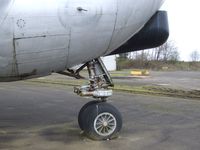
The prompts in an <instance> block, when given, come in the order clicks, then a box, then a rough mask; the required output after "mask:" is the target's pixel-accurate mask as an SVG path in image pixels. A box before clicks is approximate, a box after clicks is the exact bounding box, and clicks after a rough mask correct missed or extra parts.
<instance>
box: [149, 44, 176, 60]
mask: <svg viewBox="0 0 200 150" xmlns="http://www.w3.org/2000/svg"><path fill="white" fill-rule="evenodd" d="M150 57H151V58H150V60H157V61H178V60H179V52H178V49H177V47H176V46H175V44H174V42H173V41H168V42H166V43H165V44H163V45H162V46H160V47H158V48H154V49H153V50H152V54H151V56H150Z"/></svg>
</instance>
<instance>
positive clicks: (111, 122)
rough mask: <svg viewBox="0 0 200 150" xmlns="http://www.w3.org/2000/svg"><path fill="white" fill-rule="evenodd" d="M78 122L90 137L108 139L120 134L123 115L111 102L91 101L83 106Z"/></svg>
mask: <svg viewBox="0 0 200 150" xmlns="http://www.w3.org/2000/svg"><path fill="white" fill-rule="evenodd" d="M78 123H79V126H80V128H81V129H82V130H83V131H84V133H85V134H86V135H87V136H88V137H89V138H91V139H93V140H107V139H113V138H116V137H117V136H118V133H119V132H120V130H121V128H122V117H121V114H120V112H119V111H118V110H117V109H116V108H115V107H114V106H112V105H111V104H108V103H106V102H99V101H91V102H88V103H87V104H85V105H84V106H83V107H82V108H81V110H80V112H79V116H78Z"/></svg>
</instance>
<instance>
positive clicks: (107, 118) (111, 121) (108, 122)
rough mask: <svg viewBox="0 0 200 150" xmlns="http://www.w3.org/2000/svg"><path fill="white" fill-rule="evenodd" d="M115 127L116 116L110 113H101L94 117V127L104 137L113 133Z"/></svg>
mask: <svg viewBox="0 0 200 150" xmlns="http://www.w3.org/2000/svg"><path fill="white" fill-rule="evenodd" d="M116 127H117V121H116V118H115V117H114V116H113V115H112V114H111V113H102V114H99V115H98V116H97V117H96V118H95V121H94V129H95V131H96V133H97V134H98V135H100V136H104V137H106V136H109V135H111V134H113V132H114V131H115V129H116Z"/></svg>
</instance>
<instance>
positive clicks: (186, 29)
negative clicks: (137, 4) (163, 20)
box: [161, 0, 200, 61]
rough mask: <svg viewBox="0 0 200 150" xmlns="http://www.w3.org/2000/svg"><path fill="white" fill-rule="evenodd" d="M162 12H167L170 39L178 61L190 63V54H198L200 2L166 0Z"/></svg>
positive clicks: (199, 0)
mask: <svg viewBox="0 0 200 150" xmlns="http://www.w3.org/2000/svg"><path fill="white" fill-rule="evenodd" d="M161 9H162V10H167V11H168V17H169V28H170V37H169V40H172V41H174V43H175V46H177V48H178V51H179V53H180V59H181V60H184V61H190V60H191V58H190V54H191V52H192V51H194V50H197V51H198V52H199V53H200V0H190V1H189V0H166V1H165V3H164V5H163V7H162V8H161Z"/></svg>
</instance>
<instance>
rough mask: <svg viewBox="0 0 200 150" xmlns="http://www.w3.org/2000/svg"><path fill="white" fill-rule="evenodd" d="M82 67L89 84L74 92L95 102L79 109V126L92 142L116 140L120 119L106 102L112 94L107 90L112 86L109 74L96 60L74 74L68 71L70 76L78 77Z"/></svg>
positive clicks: (117, 112) (118, 114)
mask: <svg viewBox="0 0 200 150" xmlns="http://www.w3.org/2000/svg"><path fill="white" fill-rule="evenodd" d="M84 67H87V70H88V74H89V84H88V85H83V86H80V87H75V88H74V92H75V93H76V94H78V95H80V96H87V97H93V98H94V99H95V101H91V102H89V103H87V104H85V105H84V106H83V107H82V108H81V110H80V112H79V115H78V123H79V126H80V128H81V129H82V130H83V131H84V133H85V134H86V135H87V136H88V137H89V138H91V139H94V140H108V139H113V138H116V137H117V135H118V133H119V132H120V130H121V128H122V117H121V114H120V112H119V111H118V110H117V109H116V108H115V107H114V106H112V105H111V104H109V103H107V102H106V101H107V99H108V97H110V96H112V94H113V92H112V90H111V89H109V87H113V86H114V84H113V82H112V79H111V77H110V74H109V73H108V71H107V69H106V67H105V65H104V64H103V62H102V60H101V59H100V58H98V59H94V60H92V61H89V62H87V63H86V64H84V65H83V66H81V67H80V68H79V69H78V70H77V71H75V72H74V71H72V70H69V72H70V76H74V77H75V78H78V77H80V75H79V72H80V71H81V70H82V69H83V68H84ZM62 74H66V73H62ZM68 75H69V73H68Z"/></svg>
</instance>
